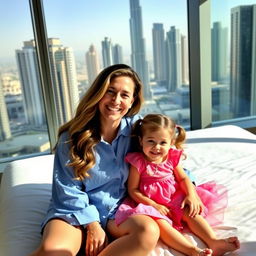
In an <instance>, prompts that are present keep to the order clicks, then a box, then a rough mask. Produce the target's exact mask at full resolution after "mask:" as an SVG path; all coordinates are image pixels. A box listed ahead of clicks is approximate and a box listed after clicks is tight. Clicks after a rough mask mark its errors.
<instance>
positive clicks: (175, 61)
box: [166, 26, 182, 92]
mask: <svg viewBox="0 0 256 256" xmlns="http://www.w3.org/2000/svg"><path fill="white" fill-rule="evenodd" d="M166 48H167V83H168V90H169V91H170V92H174V91H175V90H176V89H177V88H178V87H180V86H181V85H182V73H181V69H182V60H181V36H180V31H179V29H176V28H175V26H172V27H171V28H170V30H169V31H168V32H167V33H166Z"/></svg>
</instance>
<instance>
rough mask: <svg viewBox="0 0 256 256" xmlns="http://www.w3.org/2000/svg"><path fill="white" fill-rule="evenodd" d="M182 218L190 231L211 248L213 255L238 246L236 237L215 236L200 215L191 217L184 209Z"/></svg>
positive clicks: (232, 249) (229, 250) (233, 249)
mask: <svg viewBox="0 0 256 256" xmlns="http://www.w3.org/2000/svg"><path fill="white" fill-rule="evenodd" d="M183 220H184V221H185V222H186V223H187V224H188V226H189V228H190V229H191V231H192V232H193V233H194V234H195V235H197V236H198V237H199V238H201V239H202V241H204V242H205V243H206V244H207V245H208V246H209V248H211V249H212V250H213V255H214V256H220V255H223V254H225V253H226V252H231V251H235V250H237V249H239V248H240V242H239V240H238V238H237V237H229V238H226V239H219V238H217V236H216V234H215V232H214V231H213V229H212V228H211V226H210V225H209V224H208V222H207V221H206V220H205V219H204V218H203V217H202V216H201V215H196V216H195V217H193V218H191V217H189V216H188V214H187V211H186V210H185V214H184V216H183Z"/></svg>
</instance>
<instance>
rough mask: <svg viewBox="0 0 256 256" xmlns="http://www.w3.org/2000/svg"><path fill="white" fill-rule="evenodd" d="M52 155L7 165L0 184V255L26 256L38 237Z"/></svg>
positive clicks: (37, 242)
mask: <svg viewBox="0 0 256 256" xmlns="http://www.w3.org/2000/svg"><path fill="white" fill-rule="evenodd" d="M52 166H53V155H44V156H39V157H34V158H29V159H24V160H17V161H14V162H12V163H10V164H8V165H7V166H6V168H5V170H4V173H3V177H2V181H1V186H0V209H1V211H0V230H1V232H0V248H1V249H0V255H1V256H27V255H28V254H29V253H31V252H32V251H33V250H35V249H36V248H37V247H38V245H39V243H40V240H41V235H40V229H41V227H40V225H41V223H42V221H43V219H44V217H45V214H46V211H47V209H48V205H49V200H50V196H51V183H52V169H53V168H52Z"/></svg>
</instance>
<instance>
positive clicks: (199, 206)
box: [181, 194, 204, 218]
mask: <svg viewBox="0 0 256 256" xmlns="http://www.w3.org/2000/svg"><path fill="white" fill-rule="evenodd" d="M185 206H188V207H189V211H188V215H189V216H190V217H192V218H193V217H195V216H196V215H197V214H201V213H202V211H203V208H204V206H203V203H202V201H201V199H200V198H199V196H198V195H197V194H194V195H188V196H186V197H185V198H184V200H183V201H182V203H181V209H184V208H185Z"/></svg>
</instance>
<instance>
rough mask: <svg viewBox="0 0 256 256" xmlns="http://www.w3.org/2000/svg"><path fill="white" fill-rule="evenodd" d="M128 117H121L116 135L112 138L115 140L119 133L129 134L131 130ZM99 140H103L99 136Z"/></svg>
mask: <svg viewBox="0 0 256 256" xmlns="http://www.w3.org/2000/svg"><path fill="white" fill-rule="evenodd" d="M128 118H129V117H123V118H122V119H121V122H120V126H119V129H118V132H117V136H116V138H115V139H114V140H116V139H117V138H118V137H119V136H120V135H123V136H130V134H131V130H130V129H129V125H128ZM101 142H105V141H104V140H103V138H102V137H101Z"/></svg>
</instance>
